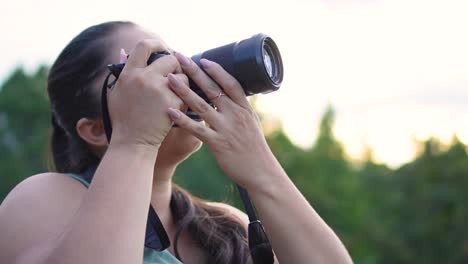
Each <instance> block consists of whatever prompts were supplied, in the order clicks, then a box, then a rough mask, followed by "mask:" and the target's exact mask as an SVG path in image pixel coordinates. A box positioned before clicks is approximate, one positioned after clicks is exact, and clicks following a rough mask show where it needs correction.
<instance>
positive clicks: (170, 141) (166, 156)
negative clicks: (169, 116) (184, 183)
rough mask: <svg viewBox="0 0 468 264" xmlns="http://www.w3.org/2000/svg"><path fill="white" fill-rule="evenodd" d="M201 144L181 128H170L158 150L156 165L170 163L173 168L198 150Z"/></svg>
mask: <svg viewBox="0 0 468 264" xmlns="http://www.w3.org/2000/svg"><path fill="white" fill-rule="evenodd" d="M201 146H202V142H201V141H200V140H199V139H198V138H196V137H194V136H192V135H191V134H189V133H188V132H186V131H184V130H183V129H181V128H177V127H175V128H172V129H171V131H169V134H168V135H167V136H166V138H165V139H164V141H163V142H162V144H161V148H160V149H159V153H158V159H157V162H156V164H158V163H159V164H162V163H166V164H168V163H171V164H173V165H174V166H175V165H177V164H179V163H180V162H182V161H184V160H185V159H187V158H188V157H189V156H190V155H191V154H192V153H194V152H196V151H197V150H199V149H200V148H201Z"/></svg>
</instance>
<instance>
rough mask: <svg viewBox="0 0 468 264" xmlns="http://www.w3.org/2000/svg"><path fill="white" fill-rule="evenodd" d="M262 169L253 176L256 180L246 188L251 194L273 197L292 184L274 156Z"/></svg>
mask: <svg viewBox="0 0 468 264" xmlns="http://www.w3.org/2000/svg"><path fill="white" fill-rule="evenodd" d="M262 167H263V168H262V169H260V168H258V169H259V170H256V173H255V174H256V175H252V176H253V178H254V179H255V180H254V181H252V182H250V183H249V184H248V185H247V186H244V187H245V188H246V190H247V191H248V192H249V193H258V194H260V195H267V196H271V195H273V194H275V193H277V192H278V191H280V189H281V188H282V187H284V186H285V184H286V183H288V182H290V180H289V177H288V175H287V174H286V172H285V171H284V169H283V168H282V167H281V165H280V163H279V162H278V160H277V159H276V158H275V157H274V155H273V154H271V157H269V158H268V161H267V162H266V163H265V165H264V166H262Z"/></svg>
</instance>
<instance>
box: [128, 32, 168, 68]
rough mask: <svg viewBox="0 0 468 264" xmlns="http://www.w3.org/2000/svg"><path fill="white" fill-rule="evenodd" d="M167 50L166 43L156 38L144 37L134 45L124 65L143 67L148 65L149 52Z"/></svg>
mask: <svg viewBox="0 0 468 264" xmlns="http://www.w3.org/2000/svg"><path fill="white" fill-rule="evenodd" d="M162 51H167V47H166V45H165V44H164V43H163V42H161V41H160V40H157V39H145V40H142V41H140V42H138V44H137V45H136V47H135V49H134V50H133V51H132V52H131V53H130V56H129V57H128V61H127V63H126V66H125V67H129V68H145V67H146V66H147V65H148V63H147V62H148V58H149V56H150V55H151V53H154V52H162Z"/></svg>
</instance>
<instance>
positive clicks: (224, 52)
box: [190, 33, 284, 101]
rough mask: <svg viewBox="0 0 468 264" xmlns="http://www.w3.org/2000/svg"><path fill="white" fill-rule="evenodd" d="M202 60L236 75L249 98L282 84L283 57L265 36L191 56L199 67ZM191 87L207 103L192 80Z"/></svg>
mask: <svg viewBox="0 0 468 264" xmlns="http://www.w3.org/2000/svg"><path fill="white" fill-rule="evenodd" d="M203 58H204V59H208V60H211V61H214V62H217V63H218V64H220V65H221V66H222V67H223V68H224V69H225V70H226V71H227V72H228V73H229V74H231V75H232V76H234V78H236V79H237V80H238V81H239V83H240V84H241V85H242V87H243V88H244V91H245V94H246V95H253V94H259V93H269V92H273V91H276V90H278V89H279V88H280V86H281V82H282V81H283V74H284V70H283V61H282V59H281V54H280V52H279V49H278V47H277V45H276V43H275V42H274V41H273V39H272V38H270V37H268V36H267V35H265V34H261V33H260V34H257V35H254V36H252V37H251V38H248V39H244V40H241V41H238V42H233V43H231V44H227V45H224V46H221V47H218V48H214V49H210V50H207V51H205V52H202V53H200V54H197V55H194V56H192V60H193V61H194V62H195V63H197V64H198V65H199V66H201V65H200V59H203ZM201 68H202V67H201ZM202 69H203V68H202ZM190 88H191V89H192V90H193V91H195V92H196V93H197V94H198V95H200V96H201V97H202V98H203V99H205V100H206V101H208V98H207V97H206V95H205V94H204V93H203V91H202V90H201V89H200V87H198V85H197V84H196V83H195V82H193V81H192V80H190Z"/></svg>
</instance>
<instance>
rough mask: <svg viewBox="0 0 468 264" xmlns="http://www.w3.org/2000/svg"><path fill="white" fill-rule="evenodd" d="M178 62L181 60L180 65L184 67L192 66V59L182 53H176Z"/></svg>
mask: <svg viewBox="0 0 468 264" xmlns="http://www.w3.org/2000/svg"><path fill="white" fill-rule="evenodd" d="M175 56H176V58H177V60H179V62H180V64H182V66H189V65H190V59H189V58H187V57H185V55H184V54H182V53H180V52H176V54H175Z"/></svg>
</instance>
